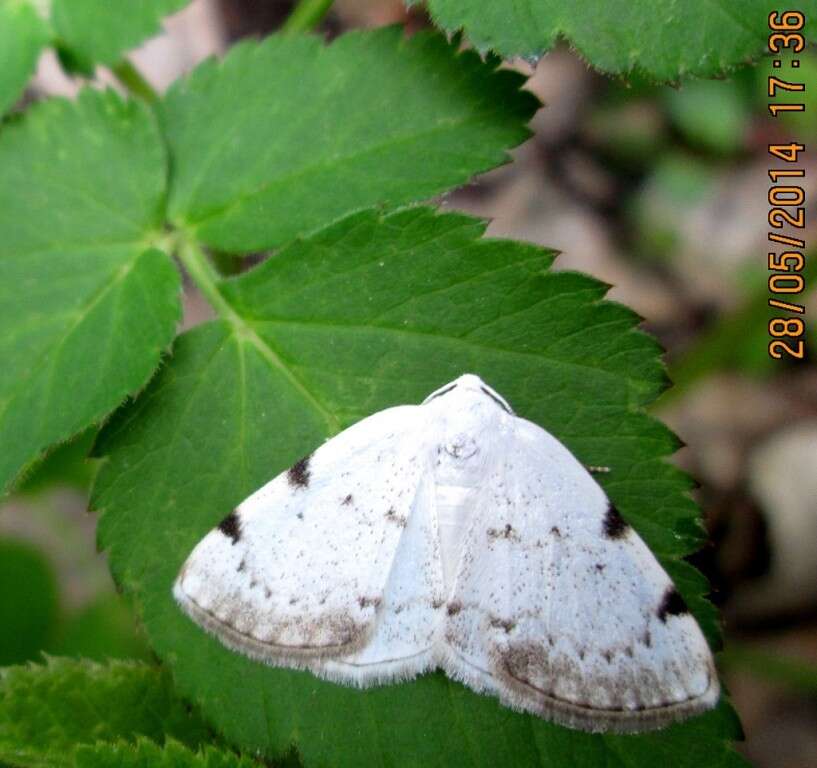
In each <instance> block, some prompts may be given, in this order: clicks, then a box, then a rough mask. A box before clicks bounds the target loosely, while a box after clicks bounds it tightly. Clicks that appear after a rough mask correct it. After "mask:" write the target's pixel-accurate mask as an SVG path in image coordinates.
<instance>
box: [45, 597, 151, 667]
mask: <svg viewBox="0 0 817 768" xmlns="http://www.w3.org/2000/svg"><path fill="white" fill-rule="evenodd" d="M49 650H50V652H51V653H54V654H56V655H58V656H74V657H82V658H85V659H92V660H94V661H104V660H106V659H142V660H144V661H149V660H150V659H151V654H150V650H149V649H148V647H147V644H146V642H145V640H144V638H143V637H142V635H141V634H140V633H138V632H137V627H136V621H135V617H134V615H133V612H132V610H130V608H129V606H128V605H127V604H126V603H125V601H123V600H122V599H121V598H120V597H119V596H117V595H114V594H104V595H101V596H100V597H98V598H97V599H96V600H94V602H92V603H91V604H90V605H88V606H86V607H84V608H83V609H82V610H80V611H78V612H77V613H75V614H74V615H72V616H70V617H68V618H67V619H66V620H65V621H64V622H63V626H62V627H61V629H60V632H59V636H58V637H57V639H56V641H55V642H54V643H53V644H52V645H51V646H50V648H49Z"/></svg>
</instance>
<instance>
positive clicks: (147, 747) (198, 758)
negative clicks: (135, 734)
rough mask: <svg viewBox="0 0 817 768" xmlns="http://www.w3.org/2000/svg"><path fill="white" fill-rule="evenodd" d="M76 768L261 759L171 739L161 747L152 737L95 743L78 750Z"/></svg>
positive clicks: (236, 767) (247, 766) (204, 765)
mask: <svg viewBox="0 0 817 768" xmlns="http://www.w3.org/2000/svg"><path fill="white" fill-rule="evenodd" d="M74 765H75V766H76V768H146V766H150V768H253V766H258V765H259V763H256V762H255V761H253V760H251V759H250V758H248V757H239V756H238V755H236V754H233V753H232V752H226V751H222V750H216V749H213V748H212V747H207V748H205V749H204V750H203V751H201V752H193V751H191V750H189V749H187V748H186V747H184V746H182V745H181V744H177V743H175V742H168V743H167V744H165V746H164V747H160V746H158V745H157V744H154V743H152V742H150V741H139V743H137V744H136V746H131V745H130V744H122V743H118V744H95V745H94V746H82V747H80V748H79V749H77V751H76V762H75V763H74Z"/></svg>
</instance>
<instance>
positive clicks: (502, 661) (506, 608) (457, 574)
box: [173, 375, 719, 732]
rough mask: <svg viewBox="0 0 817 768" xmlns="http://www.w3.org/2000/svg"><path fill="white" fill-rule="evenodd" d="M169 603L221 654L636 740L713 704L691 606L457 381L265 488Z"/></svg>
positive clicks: (540, 453)
mask: <svg viewBox="0 0 817 768" xmlns="http://www.w3.org/2000/svg"><path fill="white" fill-rule="evenodd" d="M173 593H174V595H175V597H176V599H177V600H178V602H179V604H180V605H181V607H182V608H183V609H184V610H185V612H186V613H187V614H188V615H189V616H190V617H191V618H192V619H193V620H194V621H195V622H196V623H198V624H200V625H201V626H202V627H204V628H205V629H206V630H208V631H210V632H212V633H213V634H214V635H215V636H216V637H217V638H218V639H219V640H220V641H221V642H222V643H223V644H224V645H226V646H227V647H229V648H232V649H233V650H236V651H238V652H240V653H243V654H246V655H247V656H250V657H252V658H254V659H258V660H261V661H263V662H266V663H268V664H273V665H276V666H283V667H297V668H301V669H308V670H311V671H312V672H313V673H315V674H316V675H319V676H320V677H323V678H327V679H328V680H332V681H335V682H338V683H345V684H348V685H356V686H361V687H365V686H371V685H379V684H382V683H388V682H391V681H398V680H406V679H408V678H412V677H414V676H415V675H419V674H421V673H423V672H426V671H429V670H432V669H434V668H436V667H439V668H442V669H443V670H444V671H445V672H446V673H447V674H448V675H449V676H450V677H452V678H454V679H455V680H459V681H461V682H463V683H464V684H465V685H467V686H469V687H471V688H472V689H474V690H476V691H480V692H491V693H493V694H496V695H497V696H498V697H499V699H500V701H501V702H502V703H504V704H506V705H508V706H510V707H514V708H516V709H520V710H526V711H528V712H533V713H535V714H537V715H539V716H541V717H543V718H546V719H548V720H553V721H555V722H557V723H561V724H563V725H567V726H570V727H573V728H580V729H583V730H588V731H604V730H609V731H622V732H631V731H643V730H650V729H654V728H659V727H662V726H664V725H666V724H668V723H670V722H673V721H676V720H680V719H683V718H685V717H687V716H689V715H692V714H695V713H698V712H701V711H703V710H705V709H709V708H711V707H713V706H714V705H715V703H716V701H717V699H718V694H719V685H718V678H717V675H716V672H715V668H714V664H713V660H712V654H711V653H710V650H709V647H708V646H707V643H706V640H705V639H704V637H703V635H702V634H701V630H700V629H699V627H698V625H697V624H696V622H695V620H694V619H693V618H692V616H691V615H690V614H689V612H688V610H687V608H686V605H685V604H684V601H683V599H682V598H681V596H680V595H679V594H678V592H677V591H676V590H675V587H674V586H673V584H672V582H671V581H670V579H669V577H668V576H667V574H666V573H665V572H664V570H663V569H662V568H661V566H660V565H659V564H658V562H657V561H656V559H655V557H654V556H653V555H652V553H651V552H650V551H649V549H647V547H646V545H645V544H644V542H643V541H642V540H641V539H640V538H639V537H638V535H637V534H636V533H635V532H634V531H633V529H632V528H630V526H629V525H627V523H626V522H625V521H624V520H623V519H622V517H621V516H620V515H619V513H618V512H617V511H616V509H615V507H613V505H612V504H611V503H610V501H609V500H608V499H607V497H606V496H605V494H604V492H603V491H602V489H601V488H600V487H599V486H598V485H597V484H596V482H595V481H594V480H593V478H592V477H591V476H590V474H589V473H588V472H587V470H586V469H585V468H584V467H583V466H582V465H581V464H580V463H579V461H578V460H577V459H576V458H575V457H574V456H573V455H572V454H571V453H570V452H569V451H568V450H567V449H566V448H565V447H564V446H563V445H562V444H561V443H560V442H559V441H558V440H556V439H555V438H554V437H553V436H552V435H550V434H548V433H547V432H545V431H544V430H543V429H541V428H540V427H538V426H536V425H535V424H533V423H531V422H529V421H526V420H525V419H521V418H518V417H516V416H515V415H514V413H513V411H512V410H511V408H510V406H509V405H508V404H507V403H506V402H505V400H504V399H503V398H502V397H501V396H500V395H499V394H497V393H496V392H495V391H494V390H492V389H491V388H490V387H488V386H487V385H486V384H485V383H483V382H482V380H481V379H479V378H478V377H476V376H473V375H465V376H461V377H460V378H458V379H457V380H456V381H453V382H451V383H450V384H448V385H447V386H445V387H442V388H441V389H439V390H437V391H436V392H434V393H433V394H431V395H430V396H429V397H428V398H426V400H425V401H424V402H423V404H422V405H404V406H398V407H396V408H389V409H387V410H385V411H381V412H379V413H376V414H374V415H373V416H370V417H368V418H366V419H364V420H363V421H361V422H359V423H358V424H355V425H354V426H352V427H350V428H349V429H347V430H346V431H345V432H342V433H341V434H339V435H337V436H336V437H334V438H332V439H331V440H329V441H328V442H326V443H325V444H324V445H322V446H321V447H320V448H318V450H316V451H315V453H313V454H312V455H311V456H308V457H307V458H305V459H302V460H301V461H299V462H298V463H297V464H295V466H293V467H292V468H291V469H290V470H289V471H287V472H285V473H283V474H281V475H279V476H278V477H276V478H275V479H274V480H272V481H271V482H269V483H267V484H266V485H265V486H263V487H262V488H260V489H259V490H258V491H256V492H255V493H254V494H252V496H250V497H249V498H248V499H246V501H244V502H243V503H242V504H240V505H239V506H238V508H237V509H236V510H235V511H234V512H232V513H230V514H229V515H228V516H227V517H226V518H225V519H224V520H223V521H222V522H221V524H220V525H219V526H218V527H217V528H214V529H213V530H212V531H211V532H210V533H208V534H207V535H206V536H205V537H204V539H202V541H201V542H200V543H199V544H198V546H196V548H195V549H194V550H193V552H192V554H191V555H190V557H189V558H188V559H187V562H186V563H185V564H184V566H183V567H182V569H181V572H180V574H179V577H178V579H177V581H176V584H175V586H174V589H173Z"/></svg>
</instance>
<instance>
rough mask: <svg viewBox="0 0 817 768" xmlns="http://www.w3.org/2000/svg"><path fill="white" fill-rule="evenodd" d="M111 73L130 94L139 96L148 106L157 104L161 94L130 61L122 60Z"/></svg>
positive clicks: (112, 68)
mask: <svg viewBox="0 0 817 768" xmlns="http://www.w3.org/2000/svg"><path fill="white" fill-rule="evenodd" d="M111 72H113V74H114V76H115V77H116V79H117V80H119V82H120V83H122V85H123V86H124V87H125V90H127V91H128V93H131V94H133V95H134V96H138V97H139V98H140V99H143V100H144V101H146V102H147V103H148V104H155V103H156V102H157V101H158V100H159V94H158V93H156V90H155V89H154V87H153V86H152V85H151V84H150V83H149V82H148V81H147V80H146V79H145V76H144V75H143V74H142V73H141V72H140V71H139V70H138V69H137V68H136V67H135V66H134V65H133V64H132V63H131V61H130V60H129V59H122V60H120V61H118V62H117V63H116V64H114V65H113V66H112V67H111Z"/></svg>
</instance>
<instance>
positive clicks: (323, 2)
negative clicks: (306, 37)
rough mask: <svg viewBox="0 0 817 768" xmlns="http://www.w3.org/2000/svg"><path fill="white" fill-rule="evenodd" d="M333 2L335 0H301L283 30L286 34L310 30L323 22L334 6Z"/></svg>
mask: <svg viewBox="0 0 817 768" xmlns="http://www.w3.org/2000/svg"><path fill="white" fill-rule="evenodd" d="M332 2H333V0H299V2H298V4H297V5H296V6H295V10H294V11H292V13H291V14H290V15H289V18H288V19H287V20H286V21H285V22H284V24H283V26H282V27H281V31H282V32H283V33H284V34H286V35H292V34H296V33H298V32H309V31H310V30H312V29H314V28H315V27H317V26H318V24H320V23H321V20H322V19H323V17H324V16H326V14H327V13H328V12H329V9H330V8H331V7H332Z"/></svg>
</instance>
